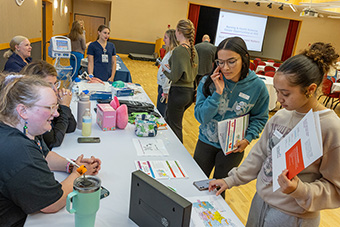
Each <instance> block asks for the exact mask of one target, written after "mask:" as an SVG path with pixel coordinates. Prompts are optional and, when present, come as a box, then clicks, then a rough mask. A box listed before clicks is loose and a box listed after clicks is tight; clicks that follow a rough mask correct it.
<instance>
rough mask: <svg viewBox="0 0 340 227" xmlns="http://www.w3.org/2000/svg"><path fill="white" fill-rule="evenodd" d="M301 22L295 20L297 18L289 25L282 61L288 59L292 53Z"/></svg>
mask: <svg viewBox="0 0 340 227" xmlns="http://www.w3.org/2000/svg"><path fill="white" fill-rule="evenodd" d="M299 24H300V22H299V21H295V20H290V21H289V26H288V31H287V35H286V41H285V45H284V47H283V51H282V56H281V61H285V60H287V59H288V58H290V57H291V55H292V52H293V48H294V43H295V38H296V34H297V31H298V28H299Z"/></svg>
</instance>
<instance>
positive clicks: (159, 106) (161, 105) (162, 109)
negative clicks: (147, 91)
mask: <svg viewBox="0 0 340 227" xmlns="http://www.w3.org/2000/svg"><path fill="white" fill-rule="evenodd" d="M162 94H163V88H162V86H160V85H158V96H157V109H158V111H159V112H160V114H162V116H163V117H165V111H166V106H167V104H166V100H164V101H163V102H161V98H162Z"/></svg>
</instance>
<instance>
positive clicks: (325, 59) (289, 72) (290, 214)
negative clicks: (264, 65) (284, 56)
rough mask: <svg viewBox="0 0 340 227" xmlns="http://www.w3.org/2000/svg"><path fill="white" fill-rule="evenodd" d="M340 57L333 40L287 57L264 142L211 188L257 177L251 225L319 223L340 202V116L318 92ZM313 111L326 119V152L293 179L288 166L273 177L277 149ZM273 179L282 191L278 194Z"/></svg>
mask: <svg viewBox="0 0 340 227" xmlns="http://www.w3.org/2000/svg"><path fill="white" fill-rule="evenodd" d="M338 56H339V55H338V54H337V53H336V52H335V49H334V47H332V46H331V45H330V44H325V43H321V42H319V43H315V44H313V45H311V47H310V49H308V50H305V51H304V52H302V53H301V54H299V55H296V56H294V57H291V58H289V59H288V60H286V61H285V62H284V63H283V64H282V65H281V66H280V68H279V69H278V71H277V72H276V74H275V76H274V87H275V89H276V92H277V97H278V101H279V102H280V103H281V105H282V107H283V108H284V109H281V110H279V111H278V112H277V113H276V114H275V115H274V116H273V117H272V118H271V119H270V120H269V121H268V123H267V125H266V127H265V128H264V131H263V133H262V136H261V138H260V140H259V141H258V142H257V143H256V144H255V146H254V147H253V148H252V150H251V151H250V153H249V155H248V157H247V158H246V159H245V160H244V162H243V163H242V164H241V166H240V167H238V168H234V169H232V170H231V171H230V172H229V174H228V177H226V178H224V179H219V180H214V181H212V182H211V183H210V185H209V190H210V191H211V190H212V189H215V188H216V186H219V187H221V188H220V189H219V190H218V191H217V193H216V195H219V194H220V193H221V192H223V191H224V190H226V189H229V188H232V187H233V186H238V185H242V184H246V183H248V182H250V181H252V180H255V179H257V183H256V189H257V192H256V194H255V196H254V198H253V201H252V204H251V208H250V211H249V215H248V221H247V227H251V226H275V227H281V226H282V227H283V226H290V227H298V226H308V227H316V226H319V223H320V210H323V209H332V208H337V207H339V206H340V175H339V172H340V140H339V137H340V135H339V132H340V119H339V118H338V116H337V114H336V113H334V111H333V110H330V109H327V108H326V107H324V106H323V105H322V104H321V103H319V102H318V101H317V97H316V91H317V89H318V87H319V86H320V85H321V83H322V80H323V77H324V75H325V73H326V72H327V71H328V70H329V66H330V64H332V63H333V62H334V60H336V59H337V57H338ZM310 110H312V111H313V112H318V113H319V117H320V125H321V135H322V147H323V156H322V157H321V158H319V159H318V160H316V161H315V162H313V163H312V164H311V165H310V166H308V167H307V168H305V169H304V170H302V171H301V172H300V173H299V174H298V175H297V176H295V177H293V178H292V179H291V180H289V179H288V177H287V174H288V170H287V169H286V170H284V171H282V173H281V174H280V175H279V177H278V178H277V179H273V177H272V172H273V171H272V148H273V147H274V146H275V145H276V144H277V143H278V142H279V141H280V140H281V139H282V138H283V137H285V136H286V135H287V134H288V133H289V132H290V131H291V130H292V129H293V128H294V127H295V125H296V124H297V123H298V122H299V121H300V120H301V119H302V118H303V117H304V116H305V114H306V113H307V112H309V111H310ZM273 181H277V182H278V184H279V185H280V189H278V190H276V191H275V192H273Z"/></svg>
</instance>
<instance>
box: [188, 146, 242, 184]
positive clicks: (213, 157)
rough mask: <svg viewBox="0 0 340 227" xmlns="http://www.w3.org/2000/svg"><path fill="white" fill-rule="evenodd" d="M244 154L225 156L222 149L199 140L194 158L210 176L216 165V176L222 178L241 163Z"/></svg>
mask: <svg viewBox="0 0 340 227" xmlns="http://www.w3.org/2000/svg"><path fill="white" fill-rule="evenodd" d="M243 155H244V152H241V153H231V154H228V155H227V156H225V155H224V153H223V151H222V149H219V148H216V147H214V146H211V145H209V144H206V143H203V142H202V141H200V140H198V141H197V145H196V149H195V153H194V159H195V161H196V162H197V164H198V165H199V166H200V167H201V169H202V170H203V172H204V173H205V175H206V176H207V177H209V176H210V173H211V171H212V169H213V168H214V166H215V172H214V178H216V179H221V178H225V177H226V176H228V173H229V171H230V170H231V169H232V168H234V167H237V166H238V165H239V164H240V162H241V161H242V158H243Z"/></svg>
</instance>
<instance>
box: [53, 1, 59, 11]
mask: <svg viewBox="0 0 340 227" xmlns="http://www.w3.org/2000/svg"><path fill="white" fill-rule="evenodd" d="M53 6H54V8H55V9H56V8H58V0H54V2H53Z"/></svg>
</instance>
